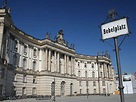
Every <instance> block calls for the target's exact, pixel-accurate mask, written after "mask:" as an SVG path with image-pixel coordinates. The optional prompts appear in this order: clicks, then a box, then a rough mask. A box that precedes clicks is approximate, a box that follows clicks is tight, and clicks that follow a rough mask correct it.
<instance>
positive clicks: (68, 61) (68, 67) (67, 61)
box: [67, 56, 70, 74]
mask: <svg viewBox="0 0 136 102" xmlns="http://www.w3.org/2000/svg"><path fill="white" fill-rule="evenodd" d="M67 74H70V72H69V56H67Z"/></svg>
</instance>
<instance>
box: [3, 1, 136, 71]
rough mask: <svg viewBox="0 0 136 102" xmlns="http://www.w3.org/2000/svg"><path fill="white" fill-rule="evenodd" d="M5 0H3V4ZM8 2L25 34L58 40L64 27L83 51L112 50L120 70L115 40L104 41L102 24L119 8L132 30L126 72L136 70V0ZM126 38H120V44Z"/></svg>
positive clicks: (124, 54) (123, 55)
mask: <svg viewBox="0 0 136 102" xmlns="http://www.w3.org/2000/svg"><path fill="white" fill-rule="evenodd" d="M3 1H4V0H0V4H1V5H2V2H3ZM7 3H8V4H7V8H8V7H10V8H11V17H12V20H13V22H14V24H15V26H16V27H18V28H19V29H21V30H23V31H24V32H25V33H27V34H29V35H31V36H34V37H36V38H38V39H44V38H45V34H46V32H48V33H50V34H51V37H52V39H54V37H55V36H56V35H57V32H58V31H59V30H60V29H62V30H63V32H64V38H65V40H66V41H68V42H69V44H71V43H73V44H74V45H75V50H76V52H77V53H79V54H85V55H97V52H100V53H101V54H102V52H103V51H108V53H109V54H110V56H111V59H112V63H113V67H114V68H115V70H116V69H117V68H116V57H115V52H114V51H113V49H114V41H113V39H110V40H107V41H105V42H102V41H100V39H101V31H100V24H101V23H103V22H104V21H105V20H106V18H107V15H108V11H109V10H111V9H115V10H116V12H117V13H118V15H119V16H118V17H123V16H128V17H129V20H128V25H129V29H130V31H131V32H132V33H131V35H130V36H129V37H126V39H125V41H124V42H123V44H122V45H121V50H120V60H121V68H122V72H128V73H133V72H136V30H135V28H136V12H135V10H136V6H135V5H136V1H135V0H131V1H130V0H7ZM1 5H0V6H1ZM122 39H123V37H119V39H118V40H119V43H120V42H121V40H122ZM108 43H110V44H111V45H112V46H110V45H108Z"/></svg>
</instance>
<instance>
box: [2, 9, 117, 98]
mask: <svg viewBox="0 0 136 102" xmlns="http://www.w3.org/2000/svg"><path fill="white" fill-rule="evenodd" d="M63 36H64V34H63V31H62V30H60V31H59V32H58V34H57V36H56V37H55V39H54V40H51V38H50V36H49V34H48V33H47V34H46V38H45V39H43V40H40V39H36V38H34V37H32V36H30V35H28V34H26V33H24V32H23V31H21V30H20V29H18V28H17V27H16V26H15V25H14V23H13V21H12V19H11V16H10V12H8V10H7V9H4V8H2V9H0V96H3V97H11V96H21V97H27V96H37V95H43V96H46V95H48V96H54V94H55V95H56V96H72V95H80V94H86V93H88V94H103V93H104V94H105V93H108V94H112V93H113V92H114V88H115V83H114V69H113V67H112V63H111V59H110V58H109V56H108V55H107V54H104V55H97V56H88V55H82V54H77V53H76V52H75V49H74V45H73V44H71V46H68V43H66V41H65V39H64V38H63Z"/></svg>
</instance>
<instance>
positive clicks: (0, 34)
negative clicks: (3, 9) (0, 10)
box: [0, 21, 4, 56]
mask: <svg viewBox="0 0 136 102" xmlns="http://www.w3.org/2000/svg"><path fill="white" fill-rule="evenodd" d="M3 33H4V23H3V21H2V22H0V45H2V39H3ZM1 47H2V46H0V53H1V51H2V48H1ZM1 56H2V55H1Z"/></svg>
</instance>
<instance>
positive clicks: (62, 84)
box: [60, 81, 65, 97]
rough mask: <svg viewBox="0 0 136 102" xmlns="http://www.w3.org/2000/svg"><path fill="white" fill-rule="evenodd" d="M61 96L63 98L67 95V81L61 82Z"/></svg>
mask: <svg viewBox="0 0 136 102" xmlns="http://www.w3.org/2000/svg"><path fill="white" fill-rule="evenodd" d="M60 92H61V93H60V94H61V96H62V97H63V96H64V95H65V81H62V82H61V85H60Z"/></svg>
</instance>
